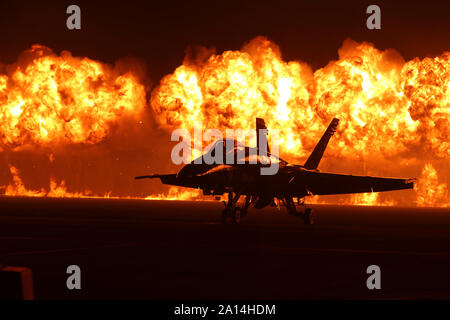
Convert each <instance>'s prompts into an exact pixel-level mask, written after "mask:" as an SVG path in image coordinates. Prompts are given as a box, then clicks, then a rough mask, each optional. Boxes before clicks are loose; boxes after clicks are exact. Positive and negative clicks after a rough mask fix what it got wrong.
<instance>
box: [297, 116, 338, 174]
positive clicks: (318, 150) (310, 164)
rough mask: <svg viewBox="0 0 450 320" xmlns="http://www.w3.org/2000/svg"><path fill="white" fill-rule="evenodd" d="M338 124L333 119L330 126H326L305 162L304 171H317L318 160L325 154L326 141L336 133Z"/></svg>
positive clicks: (335, 119) (336, 120)
mask: <svg viewBox="0 0 450 320" xmlns="http://www.w3.org/2000/svg"><path fill="white" fill-rule="evenodd" d="M338 124H339V119H337V118H334V119H333V120H332V121H331V123H330V125H329V126H328V128H327V130H326V131H325V133H324V134H323V136H322V138H321V139H320V141H319V143H318V144H317V145H316V147H315V148H314V150H313V152H312V153H311V155H310V156H309V158H308V160H306V162H305V165H304V167H305V169H308V170H314V169H317V167H318V166H319V163H320V160H321V159H322V156H323V153H324V152H325V149H326V147H327V145H328V141H330V138H331V136H332V135H334V133H335V132H336V128H337V125H338Z"/></svg>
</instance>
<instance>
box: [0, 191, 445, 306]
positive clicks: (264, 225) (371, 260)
mask: <svg viewBox="0 0 450 320" xmlns="http://www.w3.org/2000/svg"><path fill="white" fill-rule="evenodd" d="M222 207H223V206H222V204H221V203H219V202H191V201H149V200H112V199H50V198H14V197H2V198H0V264H4V265H10V266H24V267H29V268H31V270H32V272H33V280H34V289H35V297H36V298H37V299H183V300H184V299H405V298H406V299H434V298H438V299H449V298H450V209H430V208H395V207H357V206H331V205H312V206H311V207H313V209H314V213H315V219H316V224H315V225H313V226H309V225H305V224H304V223H303V221H302V220H300V219H298V218H295V217H291V216H289V215H288V214H287V213H286V210H285V209H284V208H282V209H281V211H278V210H277V209H276V208H268V209H264V210H255V209H250V211H249V213H248V216H247V217H246V218H245V219H244V220H243V221H242V223H241V224H240V225H222V224H221V222H220V211H221V210H222ZM69 265H78V266H80V268H81V279H82V288H81V290H68V289H67V287H66V279H67V277H68V274H67V273H66V268H67V267H68V266H69ZM369 265H378V266H379V267H380V268H381V289H380V290H369V289H367V287H366V280H367V278H368V276H369V275H368V274H367V273H366V268H367V267H368V266H369Z"/></svg>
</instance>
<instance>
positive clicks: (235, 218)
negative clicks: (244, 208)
mask: <svg viewBox="0 0 450 320" xmlns="http://www.w3.org/2000/svg"><path fill="white" fill-rule="evenodd" d="M232 219H233V223H236V224H237V223H240V222H241V208H238V207H236V208H234V210H233V216H232Z"/></svg>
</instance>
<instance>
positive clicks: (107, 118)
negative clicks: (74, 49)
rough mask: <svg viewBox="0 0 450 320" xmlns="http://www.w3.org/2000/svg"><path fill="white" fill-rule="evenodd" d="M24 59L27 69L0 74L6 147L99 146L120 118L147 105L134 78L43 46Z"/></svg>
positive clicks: (0, 131) (0, 134) (0, 136)
mask: <svg viewBox="0 0 450 320" xmlns="http://www.w3.org/2000/svg"><path fill="white" fill-rule="evenodd" d="M22 59H25V60H29V61H28V62H27V63H26V65H25V66H22V65H17V66H16V68H15V70H14V71H13V72H12V73H11V75H10V76H7V75H0V105H1V108H0V123H1V126H0V148H1V145H2V144H3V146H6V147H9V148H13V149H17V148H19V147H21V146H23V145H26V144H36V145H42V144H53V145H54V144H56V143H59V142H67V143H90V144H92V143H97V142H99V141H101V140H102V139H104V138H105V136H106V135H107V134H108V133H109V132H110V130H111V125H112V124H113V123H114V122H115V121H117V119H118V118H119V117H121V116H126V115H135V114H137V113H139V112H140V111H141V110H142V109H143V108H144V106H145V90H144V86H143V85H142V84H140V83H139V82H138V81H137V79H136V78H135V77H134V76H133V75H132V74H131V73H126V74H123V75H120V74H118V73H117V72H116V71H114V70H113V69H112V68H111V67H109V66H107V65H104V64H102V63H99V62H96V61H93V60H90V59H88V58H75V57H72V55H71V54H70V52H67V51H63V52H62V53H61V56H57V55H55V54H54V53H53V52H52V51H51V50H50V49H49V48H46V47H44V46H40V45H34V46H32V48H31V49H29V50H28V51H26V52H25V53H24V55H23V57H22ZM0 150H1V149H0Z"/></svg>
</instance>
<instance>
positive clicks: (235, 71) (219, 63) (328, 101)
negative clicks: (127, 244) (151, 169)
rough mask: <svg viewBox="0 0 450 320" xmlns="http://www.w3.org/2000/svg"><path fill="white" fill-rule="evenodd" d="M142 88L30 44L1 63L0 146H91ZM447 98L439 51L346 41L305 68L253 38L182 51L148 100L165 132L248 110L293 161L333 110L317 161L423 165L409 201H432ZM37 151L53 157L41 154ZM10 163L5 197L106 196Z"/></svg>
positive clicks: (172, 194)
mask: <svg viewBox="0 0 450 320" xmlns="http://www.w3.org/2000/svg"><path fill="white" fill-rule="evenodd" d="M145 93H146V92H145V88H144V84H142V83H141V82H140V81H139V80H138V79H137V78H136V77H135V76H134V75H133V74H132V73H130V72H128V73H123V72H119V71H118V70H116V69H115V68H113V67H111V66H108V65H105V64H103V63H100V62H97V61H94V60H91V59H88V58H78V57H72V55H71V54H70V53H69V52H66V51H64V52H62V53H61V55H59V56H58V55H56V54H54V53H53V52H52V51H51V50H50V49H49V48H46V47H44V46H40V45H35V46H32V48H31V49H30V50H27V51H26V52H25V53H24V54H23V55H22V57H21V58H20V59H19V61H18V62H17V63H16V64H15V65H13V66H9V67H8V74H5V75H0V124H1V126H0V152H1V151H2V150H3V151H5V150H7V151H11V152H16V151H19V150H22V149H24V148H26V147H29V146H39V147H40V146H47V147H51V146H55V145H57V144H60V143H64V144H67V145H73V144H81V145H84V144H96V143H99V142H101V141H103V140H104V139H105V138H106V137H107V136H108V135H109V134H110V133H111V132H112V131H113V128H114V126H115V125H118V124H120V123H121V121H123V119H124V118H126V117H131V118H134V117H136V116H137V115H139V114H140V113H141V112H142V111H143V110H144V108H145V105H146V100H145V99H146V98H145ZM449 96H450V52H445V53H443V54H442V55H441V56H438V57H428V58H424V59H418V58H415V59H413V60H411V61H407V62H405V61H404V60H403V58H402V57H401V56H400V55H399V54H398V53H396V52H395V51H394V50H392V49H389V50H385V51H381V50H378V49H377V48H375V47H374V46H373V45H372V44H369V43H356V42H354V41H352V40H346V41H345V42H344V44H343V46H342V48H341V49H340V50H339V59H338V60H337V61H332V62H330V63H329V64H328V65H327V66H325V67H323V68H321V69H318V70H316V71H313V70H312V69H311V67H310V66H308V65H307V64H306V63H303V62H298V61H289V62H287V61H284V60H283V59H282V57H281V52H280V49H279V48H278V46H277V45H276V44H274V43H273V42H271V41H269V40H267V39H266V38H264V37H257V38H255V39H253V40H252V41H250V42H249V43H247V44H246V45H244V47H243V48H242V50H239V51H225V52H223V53H222V54H210V55H209V57H206V59H205V57H200V58H199V59H191V60H190V59H188V58H186V60H185V61H184V63H183V65H181V66H179V67H178V68H177V69H176V70H175V71H174V72H173V73H172V74H169V75H167V76H165V77H164V78H163V79H162V80H161V82H160V84H159V86H158V87H157V88H155V90H153V92H152V94H151V99H150V106H151V109H152V110H153V111H154V112H153V114H154V117H155V119H156V120H157V121H158V123H159V124H160V125H161V127H163V128H165V129H167V130H173V129H176V128H180V127H181V128H187V129H192V128H193V125H194V122H196V121H197V122H202V123H203V125H204V128H203V129H206V128H217V129H222V130H224V129H226V128H242V129H249V128H253V127H254V119H255V117H263V118H264V119H265V120H266V123H267V126H268V127H269V129H270V128H272V129H279V130H280V132H279V142H280V144H281V148H280V150H281V152H283V154H282V157H283V158H286V159H287V160H289V161H293V162H301V161H303V160H304V159H305V158H306V157H307V156H308V155H309V153H310V152H311V150H312V149H313V147H314V145H315V144H316V143H317V140H318V137H320V135H321V134H322V132H323V130H324V128H325V126H326V125H327V124H328V122H329V120H330V119H331V118H332V117H334V116H337V117H338V118H340V120H341V121H340V125H339V128H338V132H337V133H336V137H335V138H334V139H333V141H332V142H331V143H330V145H329V147H328V150H327V153H326V157H330V156H331V157H335V158H337V159H339V161H334V164H333V167H331V165H330V164H329V163H327V162H326V161H324V163H322V164H321V167H322V168H323V169H327V166H328V169H330V168H331V169H337V167H336V166H339V165H341V164H346V166H347V167H349V166H351V165H352V164H355V162H354V161H363V162H364V172H363V173H364V174H371V173H373V174H376V173H377V172H373V171H374V168H380V167H382V166H383V165H384V164H386V163H395V165H396V166H395V169H393V170H392V171H389V169H387V172H388V173H389V174H390V173H391V172H392V173H393V174H394V175H397V174H396V173H397V169H398V168H408V166H409V165H411V170H414V168H417V167H420V168H422V167H423V168H424V169H423V171H422V178H421V179H419V182H418V184H417V186H416V200H415V201H416V203H417V205H433V206H434V205H436V206H438V205H448V204H449V203H450V199H449V195H448V192H447V184H446V181H445V179H444V178H445V177H444V178H443V177H438V172H437V171H436V170H435V169H434V167H433V165H431V162H433V163H435V162H439V161H446V159H448V157H449V156H450V142H449V138H448V137H449V136H450V123H449V121H450V100H449ZM48 159H49V161H50V163H53V162H54V159H55V156H54V155H53V153H50V155H49V156H48ZM8 162H9V160H8ZM366 163H367V166H368V168H369V169H368V171H370V173H368V172H366ZM441 167H442V166H441ZM339 169H342V166H341V167H339ZM352 169H354V168H352ZM384 169H386V168H384ZM377 170H380V169H377ZM10 171H11V174H12V176H13V182H12V183H11V184H9V185H7V186H4V187H2V188H1V189H3V190H4V193H5V194H7V195H29V196H56V197H59V196H62V197H72V196H73V197H88V196H92V197H110V196H109V194H105V195H100V196H97V195H94V194H92V192H90V191H81V192H79V191H77V192H73V193H72V192H69V191H67V188H66V184H65V181H64V180H62V181H61V182H60V183H57V182H56V180H55V179H53V180H50V185H49V186H48V188H41V189H40V190H28V189H27V188H26V187H25V186H24V184H23V182H22V180H21V179H20V177H19V172H18V170H17V169H16V168H15V167H13V166H10ZM447 171H448V169H447ZM351 172H354V170H351ZM403 172H404V171H403ZM413 173H417V172H415V171H414V172H413ZM439 174H441V171H439ZM447 176H448V172H447ZM439 181H440V182H439ZM447 181H448V177H447ZM148 198H155V199H161V198H170V199H192V198H195V199H200V198H201V196H200V195H199V193H198V192H197V190H193V191H192V190H187V189H179V188H176V187H173V188H171V189H169V193H168V194H155V195H151V196H149V197H148ZM312 201H313V202H323V201H327V200H326V198H320V199H318V198H317V197H314V198H313V199H312ZM339 202H340V203H348V204H368V205H372V204H377V205H380V204H385V205H392V204H396V203H397V200H393V199H386V198H384V196H383V195H378V194H362V195H351V196H348V197H347V198H344V200H340V201H339Z"/></svg>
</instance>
